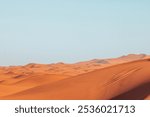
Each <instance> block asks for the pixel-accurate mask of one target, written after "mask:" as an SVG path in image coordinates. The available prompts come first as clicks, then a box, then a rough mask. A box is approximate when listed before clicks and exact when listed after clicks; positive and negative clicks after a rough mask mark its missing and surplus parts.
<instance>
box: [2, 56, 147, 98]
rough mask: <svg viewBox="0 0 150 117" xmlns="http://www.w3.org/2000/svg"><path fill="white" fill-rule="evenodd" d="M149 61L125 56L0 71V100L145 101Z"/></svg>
mask: <svg viewBox="0 0 150 117" xmlns="http://www.w3.org/2000/svg"><path fill="white" fill-rule="evenodd" d="M149 61H150V59H149V57H148V56H145V55H143V54H142V55H134V54H132V55H128V56H123V57H119V58H114V59H93V60H90V61H85V62H79V63H74V64H65V63H56V64H35V63H32V64H28V65H25V66H12V67H1V68H0V99H84V100H86V99H99V100H101V99H122V100H125V99H149V96H148V95H149V94H150V72H149V69H150V62H149Z"/></svg>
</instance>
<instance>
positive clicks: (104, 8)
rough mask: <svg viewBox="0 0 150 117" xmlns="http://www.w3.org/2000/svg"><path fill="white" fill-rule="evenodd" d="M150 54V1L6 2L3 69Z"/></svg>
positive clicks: (0, 50) (1, 22)
mask: <svg viewBox="0 0 150 117" xmlns="http://www.w3.org/2000/svg"><path fill="white" fill-rule="evenodd" d="M130 53H135V54H136V53H137V54H138V53H145V54H150V1H149V0H124V1H123V0H3V1H2V0H0V66H3V65H23V64H27V63H53V62H61V61H62V62H69V63H70V62H77V61H83V60H88V59H95V58H109V57H118V56H122V55H125V54H130Z"/></svg>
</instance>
